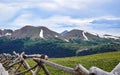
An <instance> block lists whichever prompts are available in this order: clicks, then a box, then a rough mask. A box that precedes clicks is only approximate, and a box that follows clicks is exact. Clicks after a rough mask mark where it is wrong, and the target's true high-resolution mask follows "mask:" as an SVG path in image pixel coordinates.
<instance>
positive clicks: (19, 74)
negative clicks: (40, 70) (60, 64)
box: [15, 64, 38, 75]
mask: <svg viewBox="0 0 120 75" xmlns="http://www.w3.org/2000/svg"><path fill="white" fill-rule="evenodd" d="M37 66H38V64H36V65H35V66H33V67H31V68H29V69H27V70H25V71H22V72H19V73H16V74H15V75H21V74H25V73H26V72H29V71H31V70H32V69H34V68H35V67H37Z"/></svg>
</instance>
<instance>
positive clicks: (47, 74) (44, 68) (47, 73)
mask: <svg viewBox="0 0 120 75" xmlns="http://www.w3.org/2000/svg"><path fill="white" fill-rule="evenodd" d="M41 67H42V69H43V71H44V72H45V74H46V75H51V74H50V72H49V71H48V69H47V68H46V66H45V65H44V64H41Z"/></svg>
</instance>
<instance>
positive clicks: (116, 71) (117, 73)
mask: <svg viewBox="0 0 120 75" xmlns="http://www.w3.org/2000/svg"><path fill="white" fill-rule="evenodd" d="M111 73H113V74H115V75H120V63H119V64H118V65H117V66H116V67H115V68H114V69H113V70H112V71H111Z"/></svg>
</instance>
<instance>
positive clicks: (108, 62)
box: [31, 52, 120, 75]
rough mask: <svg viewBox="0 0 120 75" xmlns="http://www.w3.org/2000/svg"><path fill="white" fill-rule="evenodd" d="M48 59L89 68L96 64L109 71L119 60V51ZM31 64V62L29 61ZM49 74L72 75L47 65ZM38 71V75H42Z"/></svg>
mask: <svg viewBox="0 0 120 75" xmlns="http://www.w3.org/2000/svg"><path fill="white" fill-rule="evenodd" d="M49 61H52V62H55V63H57V64H61V65H64V66H68V67H72V68H74V67H75V66H76V65H77V64H82V65H83V66H84V67H86V68H87V69H89V68H90V67H91V66H97V67H99V68H101V69H103V70H106V71H111V70H112V69H113V68H114V67H115V66H116V65H117V64H118V63H119V62H120V52H110V53H103V54H95V55H89V56H79V57H68V58H51V59H49ZM31 64H33V63H32V62H31ZM47 67H48V69H49V71H50V72H51V75H72V74H69V73H66V72H63V71H60V70H57V69H53V68H51V67H49V66H47ZM41 72H42V71H40V74H39V75H44V73H43V72H42V73H41Z"/></svg>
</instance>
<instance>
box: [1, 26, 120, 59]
mask: <svg viewBox="0 0 120 75" xmlns="http://www.w3.org/2000/svg"><path fill="white" fill-rule="evenodd" d="M103 36H104V37H103ZM103 36H100V35H98V34H94V33H90V32H85V31H83V30H78V29H73V30H71V31H64V32H63V33H62V34H59V33H57V32H54V31H52V30H50V29H48V28H47V27H43V26H39V27H34V26H25V27H22V28H20V29H17V30H15V31H13V30H10V29H4V30H0V53H12V52H13V51H16V52H18V53H21V52H23V51H24V52H25V53H27V54H38V53H39V54H46V55H48V56H49V57H71V56H76V55H89V54H96V53H103V52H112V51H120V39H119V37H117V36H112V35H108V34H107V35H103ZM112 37H114V38H112ZM111 38H112V39H111ZM116 38H118V39H116Z"/></svg>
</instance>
